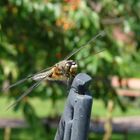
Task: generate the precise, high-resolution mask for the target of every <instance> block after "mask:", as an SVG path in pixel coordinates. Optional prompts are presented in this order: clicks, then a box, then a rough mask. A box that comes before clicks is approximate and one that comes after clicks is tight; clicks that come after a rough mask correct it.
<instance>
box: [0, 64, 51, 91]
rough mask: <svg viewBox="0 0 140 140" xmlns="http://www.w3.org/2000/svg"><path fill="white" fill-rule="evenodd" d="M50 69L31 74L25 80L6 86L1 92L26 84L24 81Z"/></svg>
mask: <svg viewBox="0 0 140 140" xmlns="http://www.w3.org/2000/svg"><path fill="white" fill-rule="evenodd" d="M52 67H53V66H52ZM52 67H49V68H46V69H43V70H41V71H39V72H37V73H35V74H31V75H29V76H27V77H25V78H23V79H21V80H19V81H17V82H16V83H14V84H11V85H10V86H8V87H6V88H4V89H2V91H6V90H8V89H10V88H12V87H15V86H17V85H19V84H22V83H24V82H26V81H28V80H31V79H32V78H33V77H34V76H35V75H37V74H39V73H42V72H44V71H48V70H50V69H51V68H52Z"/></svg>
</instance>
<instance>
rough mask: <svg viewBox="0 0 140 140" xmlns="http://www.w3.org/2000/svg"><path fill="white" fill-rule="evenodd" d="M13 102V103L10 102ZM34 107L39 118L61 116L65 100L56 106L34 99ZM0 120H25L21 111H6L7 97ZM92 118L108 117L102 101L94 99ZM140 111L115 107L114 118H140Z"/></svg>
mask: <svg viewBox="0 0 140 140" xmlns="http://www.w3.org/2000/svg"><path fill="white" fill-rule="evenodd" d="M10 102H11V101H10ZM30 102H31V104H32V105H33V106H34V108H35V110H36V113H37V115H38V116H39V117H46V116H52V117H53V116H55V115H56V114H59V115H61V114H62V112H63V110H64V105H65V100H64V99H61V100H58V101H57V102H56V103H55V104H54V103H53V102H52V101H51V100H50V99H47V100H40V99H38V98H33V99H32V100H30ZM0 104H1V105H0V118H23V114H22V112H21V111H20V110H18V111H16V112H15V111H13V110H12V109H10V110H8V111H6V110H5V109H6V106H7V105H8V104H9V100H8V99H7V98H5V97H0ZM91 115H92V118H95V117H104V116H106V108H105V106H104V104H103V102H102V101H101V100H96V99H94V101H93V107H92V113H91ZM139 115H140V109H139V108H138V107H137V108H136V107H135V108H134V107H129V108H128V110H127V111H126V112H122V111H121V109H120V108H119V107H115V109H114V111H113V116H114V117H118V116H139Z"/></svg>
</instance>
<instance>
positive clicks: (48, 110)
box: [0, 96, 140, 140]
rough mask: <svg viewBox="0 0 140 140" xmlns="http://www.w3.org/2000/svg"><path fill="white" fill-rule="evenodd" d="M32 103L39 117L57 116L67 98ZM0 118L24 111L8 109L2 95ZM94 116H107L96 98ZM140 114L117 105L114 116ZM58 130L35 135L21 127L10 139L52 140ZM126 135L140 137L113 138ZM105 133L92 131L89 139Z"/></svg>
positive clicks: (98, 138) (17, 115)
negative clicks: (43, 134)
mask: <svg viewBox="0 0 140 140" xmlns="http://www.w3.org/2000/svg"><path fill="white" fill-rule="evenodd" d="M30 102H31V104H32V105H33V106H34V108H35V110H36V113H37V115H38V116H39V117H46V116H52V117H53V116H55V115H56V114H59V115H61V114H62V112H63V110H64V104H65V100H64V99H63V100H58V101H57V102H56V104H54V103H53V102H52V101H51V100H50V99H47V100H40V99H38V98H32V100H30ZM0 104H1V105H0V110H1V111H0V119H1V118H23V114H22V112H21V111H20V110H19V111H16V112H14V111H13V110H12V109H10V110H8V111H6V110H5V107H6V106H7V105H8V104H9V100H8V99H7V98H5V97H2V96H1V97H0ZM91 115H92V118H96V117H105V116H106V108H105V106H104V104H103V102H102V101H100V100H94V101H93V107H92V113H91ZM134 115H135V116H139V115H140V110H139V108H134V107H129V108H128V111H127V112H125V113H123V112H122V111H121V109H120V108H119V107H116V108H115V110H114V112H113V116H114V117H117V116H134ZM55 133H56V130H55V129H53V130H50V131H49V132H47V133H46V134H45V136H42V135H39V136H35V132H34V130H33V128H26V129H25V128H20V129H12V133H11V136H10V137H11V139H10V140H25V139H26V140H38V139H39V140H52V139H54V136H55ZM125 136H127V137H128V139H131V140H137V139H138V138H139V137H140V134H128V135H125V134H113V135H112V138H111V140H123V139H124V138H125ZM102 138H103V134H94V133H91V134H90V135H89V140H102ZM3 139H4V129H0V140H3Z"/></svg>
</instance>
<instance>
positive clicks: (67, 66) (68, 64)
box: [56, 60, 78, 77]
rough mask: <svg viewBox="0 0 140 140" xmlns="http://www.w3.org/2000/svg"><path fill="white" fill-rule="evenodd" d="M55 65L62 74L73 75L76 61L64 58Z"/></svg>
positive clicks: (75, 70) (75, 69)
mask: <svg viewBox="0 0 140 140" xmlns="http://www.w3.org/2000/svg"><path fill="white" fill-rule="evenodd" d="M56 67H59V69H61V71H62V72H63V74H64V75H65V76H67V77H69V76H74V75H75V74H76V72H77V67H78V66H77V63H76V62H75V61H73V60H64V61H61V62H59V63H58V65H57V66H56Z"/></svg>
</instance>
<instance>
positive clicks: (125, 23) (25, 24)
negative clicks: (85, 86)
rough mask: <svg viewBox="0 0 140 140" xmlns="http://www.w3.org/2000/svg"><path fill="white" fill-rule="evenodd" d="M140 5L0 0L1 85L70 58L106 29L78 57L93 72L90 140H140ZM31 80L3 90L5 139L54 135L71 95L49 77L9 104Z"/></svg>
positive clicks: (0, 134)
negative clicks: (48, 80)
mask: <svg viewBox="0 0 140 140" xmlns="http://www.w3.org/2000/svg"><path fill="white" fill-rule="evenodd" d="M139 9H140V1H139V0H133V1H132V0H88V1H84V0H3V1H0V87H1V89H4V88H5V87H7V86H9V85H10V84H12V83H14V82H16V81H18V80H20V79H22V78H24V77H26V76H27V75H30V74H32V73H35V72H37V71H40V70H42V69H45V68H47V67H50V66H52V65H54V64H55V63H57V62H59V61H60V60H63V59H64V58H65V57H66V56H67V55H68V54H69V53H70V52H72V51H73V50H74V49H76V48H78V47H80V46H81V45H83V44H85V43H86V42H87V41H88V40H90V39H91V38H92V37H93V36H95V35H96V34H97V33H99V32H100V31H102V30H104V31H105V32H106V35H105V36H104V37H102V38H97V39H96V41H95V42H93V43H91V44H90V47H85V48H84V49H83V50H81V51H80V52H79V53H77V54H76V55H74V56H73V57H72V59H73V60H75V61H76V62H77V63H78V65H79V67H78V72H85V73H87V74H89V75H90V76H91V77H93V82H92V83H91V87H90V91H91V93H92V94H93V98H94V102H93V108H92V114H91V125H92V127H91V129H90V134H89V140H96V139H97V140H102V139H103V140H110V139H112V140H127V139H129V140H138V139H139V137H140V134H139V133H138V132H140V119H139V116H140V110H139V107H140V98H139V96H140V86H139V85H140V79H139V78H140V72H139V71H140V66H139V63H140V26H139V24H140V12H138V11H139ZM104 48H105V51H103V52H101V53H98V54H97V55H96V52H99V51H101V50H103V49H104ZM81 60H82V61H81ZM31 85H32V83H30V82H29V83H24V84H22V85H19V86H16V87H15V88H12V89H10V90H7V91H6V92H2V91H1V92H0V140H46V139H47V140H52V139H54V136H55V132H56V129H57V125H58V121H59V118H60V116H61V114H62V112H63V109H64V104H65V99H66V97H67V93H68V91H67V88H66V87H65V86H59V85H58V84H57V83H51V84H50V83H47V82H44V83H42V84H41V85H40V86H39V87H38V88H36V89H35V90H33V91H32V92H31V93H30V94H29V95H28V96H27V97H25V98H24V99H23V100H22V101H21V102H20V103H19V104H17V105H16V106H15V107H14V108H13V109H10V110H8V111H6V110H5V109H6V107H7V106H8V105H9V103H11V102H13V101H15V99H16V98H17V97H19V96H20V95H21V94H22V93H23V92H24V91H25V90H26V89H27V88H28V87H29V86H31Z"/></svg>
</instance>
